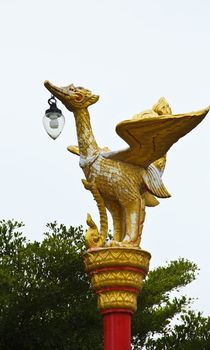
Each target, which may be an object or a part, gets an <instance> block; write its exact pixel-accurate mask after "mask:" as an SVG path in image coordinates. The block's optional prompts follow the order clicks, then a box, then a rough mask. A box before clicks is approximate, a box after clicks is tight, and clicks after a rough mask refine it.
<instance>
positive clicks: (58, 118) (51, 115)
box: [43, 96, 65, 140]
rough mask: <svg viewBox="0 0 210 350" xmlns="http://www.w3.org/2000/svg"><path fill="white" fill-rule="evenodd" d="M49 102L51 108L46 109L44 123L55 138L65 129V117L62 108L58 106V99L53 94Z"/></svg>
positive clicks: (50, 134) (47, 130)
mask: <svg viewBox="0 0 210 350" xmlns="http://www.w3.org/2000/svg"><path fill="white" fill-rule="evenodd" d="M48 103H49V105H50V108H49V109H47V110H46V112H45V115H44V117H43V124H44V128H45V130H46V132H47V133H48V135H49V136H50V137H52V139H53V140H55V139H57V137H58V136H59V135H60V134H61V131H62V130H63V127H64V124H65V119H64V116H63V114H62V112H61V110H60V109H58V107H57V103H56V99H55V97H54V96H52V97H51V98H50V99H49V100H48Z"/></svg>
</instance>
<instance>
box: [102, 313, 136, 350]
mask: <svg viewBox="0 0 210 350" xmlns="http://www.w3.org/2000/svg"><path fill="white" fill-rule="evenodd" d="M131 317H132V313H131V312H129V310H123V309H122V310H120V309H119V310H118V309H112V310H107V311H106V312H104V313H103V318H104V350H130V348H131Z"/></svg>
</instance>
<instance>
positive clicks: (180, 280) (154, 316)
mask: <svg viewBox="0 0 210 350" xmlns="http://www.w3.org/2000/svg"><path fill="white" fill-rule="evenodd" d="M22 227H23V224H22V223H17V222H15V221H7V222H6V221H4V220H2V221H0V350H6V349H7V350H8V349H10V350H35V349H37V348H39V349H42V350H48V349H50V350H52V349H53V350H70V349H74V350H83V349H84V350H88V349H91V350H93V349H94V350H102V349H103V325H102V320H101V317H100V315H99V314H98V312H97V310H96V297H95V295H94V294H93V293H92V291H91V287H90V283H89V280H88V278H87V276H86V274H85V273H84V267H83V260H82V254H83V252H84V249H85V246H84V239H83V231H82V228H81V227H78V228H73V227H69V228H68V229H67V228H66V227H65V226H64V225H57V224H56V223H52V224H48V225H47V232H45V234H44V239H43V241H42V242H41V243H39V242H36V241H35V242H32V243H31V242H29V241H27V240H26V238H25V237H24V236H23V234H22V233H21V228H22ZM196 273H197V267H196V265H195V264H193V263H191V262H189V261H187V260H184V259H180V260H178V261H173V262H171V263H169V264H168V265H167V266H164V267H159V268H158V269H155V270H153V271H151V272H150V273H149V275H148V278H147V279H146V281H145V284H144V288H143V291H142V293H141V297H140V298H139V299H138V304H139V305H138V311H137V312H136V314H135V316H134V318H133V330H132V331H133V346H134V349H148V350H152V349H153V350H167V349H176V350H188V349H193V350H198V349H199V350H201V349H202V350H207V349H208V346H209V344H210V339H209V333H208V329H210V321H209V319H208V318H204V317H203V316H202V315H201V314H200V313H198V314H195V313H194V312H193V311H191V310H190V309H189V307H190V305H191V303H192V300H191V299H189V298H187V297H185V296H180V297H179V298H171V295H170V293H171V291H176V290H178V289H179V288H181V287H183V286H185V285H187V284H188V283H190V282H191V281H193V280H194V279H195V277H196ZM177 316H178V317H179V319H180V320H179V321H178V322H176V323H175V324H174V325H173V326H172V323H171V321H172V320H173V319H174V317H177Z"/></svg>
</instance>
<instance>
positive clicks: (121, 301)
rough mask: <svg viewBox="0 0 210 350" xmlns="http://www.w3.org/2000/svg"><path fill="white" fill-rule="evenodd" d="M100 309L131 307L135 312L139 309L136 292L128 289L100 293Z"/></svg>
mask: <svg viewBox="0 0 210 350" xmlns="http://www.w3.org/2000/svg"><path fill="white" fill-rule="evenodd" d="M98 309H99V310H100V311H104V310H108V309H129V310H130V311H132V312H135V311H136V309H137V298H136V294H134V293H129V292H126V291H111V292H106V293H101V294H99V297H98Z"/></svg>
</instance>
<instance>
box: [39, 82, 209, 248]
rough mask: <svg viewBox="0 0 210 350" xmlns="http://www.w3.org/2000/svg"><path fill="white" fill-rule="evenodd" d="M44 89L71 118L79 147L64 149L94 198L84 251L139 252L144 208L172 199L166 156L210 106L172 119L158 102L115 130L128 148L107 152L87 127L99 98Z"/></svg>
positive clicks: (76, 91)
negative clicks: (110, 228) (97, 221)
mask: <svg viewBox="0 0 210 350" xmlns="http://www.w3.org/2000/svg"><path fill="white" fill-rule="evenodd" d="M44 85H45V87H46V88H47V89H48V90H49V91H50V92H51V93H52V94H53V95H54V96H55V97H57V98H58V99H59V100H60V101H61V102H62V103H63V104H64V105H65V106H66V108H67V109H68V110H69V111H71V112H73V114H74V117H75V122H76V129H77V138H78V147H77V146H70V147H68V150H69V151H70V152H72V153H74V154H76V155H78V156H79V157H80V162H79V164H80V167H81V168H82V169H83V172H84V174H85V177H86V180H83V184H84V186H85V188H86V189H88V190H89V191H91V193H92V194H93V197H94V199H95V200H96V203H97V206H98V209H99V214H100V230H98V228H97V225H96V224H95V223H94V221H93V219H92V217H91V216H90V214H88V217H87V224H88V226H89V229H88V230H87V233H86V244H87V247H88V248H89V249H90V248H91V249H95V248H98V247H105V246H107V245H111V246H119V247H133V248H135V247H136V248H138V247H139V244H140V241H141V234H142V229H143V224H144V218H145V206H152V207H153V206H156V205H158V204H159V202H158V200H157V198H167V197H170V194H169V192H168V191H167V189H166V188H165V186H164V184H163V182H162V174H163V171H164V168H165V164H166V153H167V151H168V150H169V149H170V147H171V146H172V145H173V144H174V143H175V142H176V141H178V140H179V138H181V137H183V136H184V135H186V134H187V133H188V132H190V131H191V130H192V129H193V128H195V127H196V126H197V125H198V124H199V123H200V122H201V121H202V120H203V118H204V117H205V116H206V114H207V113H208V111H209V109H210V107H208V108H206V109H203V110H200V111H198V112H192V113H186V114H176V115H173V114H172V111H171V108H170V106H169V104H168V102H167V101H166V100H165V98H160V99H159V101H158V102H157V103H156V104H155V105H154V106H153V107H152V109H149V110H146V111H144V112H142V113H139V114H137V115H135V116H134V117H133V118H132V119H128V120H124V121H122V122H120V123H119V124H118V125H117V126H116V132H117V134H118V135H119V136H120V137H121V138H122V139H123V140H124V141H126V142H127V144H128V145H129V147H128V148H127V149H125V150H120V151H117V152H111V151H110V150H109V149H108V148H100V147H99V146H98V144H97V142H96V140H95V137H94V135H93V132H92V128H91V123H90V115H89V111H88V107H89V106H90V105H92V104H94V103H96V102H97V101H98V99H99V96H97V95H94V94H92V93H91V91H90V90H87V89H85V88H83V87H75V86H74V85H73V84H71V85H69V86H66V87H56V86H54V85H53V84H51V83H50V82H49V81H45V83H44ZM106 209H108V210H109V212H110V213H111V216H112V219H113V227H114V233H113V240H112V241H111V242H110V241H109V242H107V232H108V221H107V211H106Z"/></svg>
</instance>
